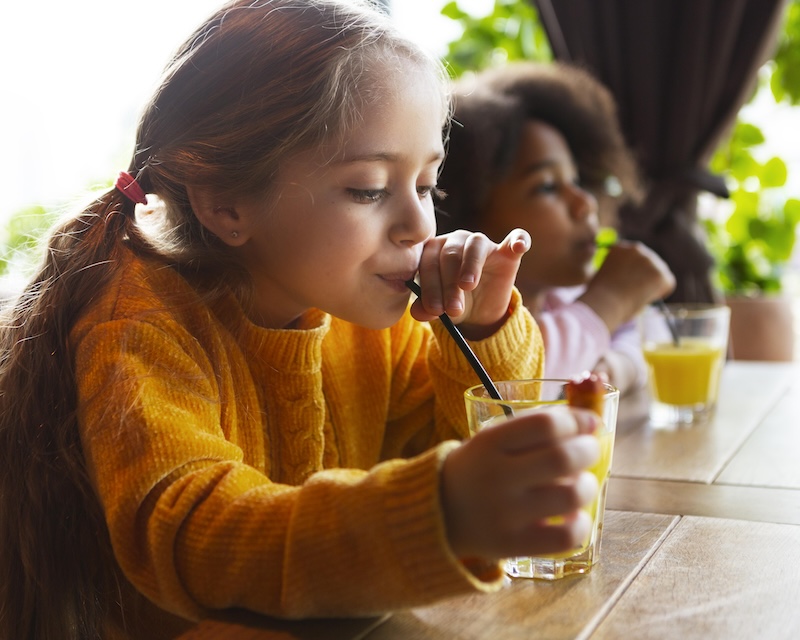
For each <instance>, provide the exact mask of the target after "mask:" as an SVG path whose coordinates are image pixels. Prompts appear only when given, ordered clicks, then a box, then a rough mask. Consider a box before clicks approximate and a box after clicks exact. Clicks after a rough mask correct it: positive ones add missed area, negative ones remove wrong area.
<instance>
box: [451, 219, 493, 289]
mask: <svg viewBox="0 0 800 640" xmlns="http://www.w3.org/2000/svg"><path fill="white" fill-rule="evenodd" d="M496 247H497V245H495V243H494V242H492V241H491V240H489V238H487V237H486V236H485V235H483V234H482V233H473V234H471V235H470V236H469V237H468V238H467V239H466V241H465V242H464V248H463V251H462V255H461V264H460V269H459V273H458V285H459V287H460V288H461V289H463V290H465V291H471V290H472V289H474V288H475V287H476V286H478V283H479V282H480V279H481V274H482V273H483V268H484V265H485V264H486V258H487V257H488V256H489V253H491V252H492V251H494V250H495V248H496Z"/></svg>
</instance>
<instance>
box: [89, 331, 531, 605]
mask: <svg viewBox="0 0 800 640" xmlns="http://www.w3.org/2000/svg"><path fill="white" fill-rule="evenodd" d="M519 322H520V320H514V321H513V322H512V324H515V325H516V324H517V323H519ZM510 330H511V331H513V329H510ZM498 348H499V347H498ZM75 353H76V376H77V380H78V392H79V412H78V420H79V424H80V426H81V441H82V446H83V449H84V453H85V456H86V460H87V466H88V469H89V473H90V476H91V478H92V480H93V482H94V484H95V486H96V490H97V492H98V496H99V499H100V501H101V503H102V506H103V508H104V511H105V514H106V520H107V523H108V528H109V533H110V536H111V541H112V545H113V547H114V553H115V556H116V558H117V561H118V563H119V565H120V567H121V568H122V570H123V572H124V574H125V576H126V577H127V579H128V580H129V581H130V582H132V583H133V584H134V586H135V587H136V588H137V590H138V591H140V592H141V593H143V594H144V595H145V596H146V597H147V598H148V599H150V600H151V601H152V602H154V603H156V604H157V605H158V606H159V607H161V608H163V609H166V610H167V611H170V612H172V613H175V614H177V615H180V616H183V617H186V618H191V619H197V618H200V617H202V616H204V615H206V614H207V612H208V610H210V609H220V608H227V607H242V608H247V609H250V610H253V611H257V612H261V613H266V614H269V615H275V616H281V617H310V616H353V615H373V614H377V613H382V612H386V611H390V610H393V609H398V608H405V607H412V606H417V605H422V604H429V603H431V602H433V601H435V600H437V599H440V598H443V597H446V596H453V595H457V594H461V593H469V592H474V591H477V590H494V589H497V588H499V587H500V585H501V575H500V573H499V572H498V571H497V570H496V567H495V571H494V572H490V573H487V574H486V575H475V574H474V573H471V572H470V571H468V570H467V569H466V568H465V567H464V565H462V564H461V563H460V562H459V561H458V560H457V559H456V558H455V557H453V555H452V553H451V552H450V550H449V547H448V545H447V542H446V536H445V532H444V524H443V521H442V516H441V505H440V502H439V488H438V487H439V484H438V477H439V468H440V465H441V462H442V460H443V459H444V457H445V456H446V455H447V453H448V452H449V450H450V449H451V448H452V447H453V446H456V444H455V443H454V442H452V441H451V442H444V443H442V444H440V445H439V446H437V447H436V448H434V449H431V450H429V451H427V452H425V453H422V454H421V455H419V456H417V457H414V458H412V459H409V460H390V461H387V462H384V463H382V464H379V465H377V466H375V467H373V468H372V469H371V470H369V471H363V470H355V469H329V470H325V471H319V472H317V473H314V474H313V475H311V476H310V477H309V478H308V479H307V480H306V481H305V482H304V483H302V484H301V485H299V486H292V485H286V484H281V483H279V482H274V481H273V480H271V478H270V477H269V475H268V474H267V472H266V471H265V470H264V469H263V468H259V466H258V464H256V462H254V461H257V460H258V459H262V460H265V461H267V462H265V464H267V465H268V462H269V461H270V460H271V461H272V465H273V467H272V468H276V467H277V465H278V462H277V460H278V458H277V457H276V456H279V454H280V452H279V451H275V450H273V449H271V448H270V446H269V443H267V444H266V445H263V444H259V440H258V438H259V437H261V438H263V426H262V425H261V422H260V420H261V418H260V416H259V415H255V414H253V412H251V411H245V410H244V408H245V407H247V406H250V405H247V404H246V403H243V402H242V401H237V400H234V399H233V397H231V396H226V395H225V394H224V393H222V392H221V389H222V388H223V387H224V386H225V382H224V378H225V370H226V367H225V366H217V367H216V368H214V367H212V366H211V363H210V361H209V360H208V358H207V354H206V353H205V352H204V351H203V350H201V349H199V348H198V347H197V345H196V344H195V343H194V342H193V341H192V340H191V339H190V336H188V335H187V336H183V337H181V336H178V337H177V338H176V336H175V335H170V334H169V333H167V332H165V331H164V330H163V327H154V326H151V325H149V324H147V323H144V322H134V321H110V322H105V323H101V324H98V325H94V326H93V327H92V328H91V329H90V330H89V331H88V332H86V333H85V334H84V335H82V336H81V337H80V341H79V342H78V343H77V344H76V349H75ZM223 365H224V363H223ZM236 393H237V394H238V396H241V397H245V396H247V395H255V391H254V390H253V389H248V388H246V386H245V385H242V386H240V387H239V388H237V389H236ZM226 424H227V425H230V424H235V425H236V426H235V429H236V433H233V431H231V427H229V426H227V427H226V426H225V425H226ZM259 434H262V435H259ZM259 447H263V448H264V451H262V452H261V453H260V454H259V453H258V452H257V450H258V449H259ZM248 449H249V450H248ZM253 451H256V453H253Z"/></svg>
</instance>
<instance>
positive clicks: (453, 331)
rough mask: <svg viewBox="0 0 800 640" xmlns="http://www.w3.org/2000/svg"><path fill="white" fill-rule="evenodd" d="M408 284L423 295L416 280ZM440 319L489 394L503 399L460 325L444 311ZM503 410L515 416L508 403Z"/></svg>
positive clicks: (508, 414)
mask: <svg viewBox="0 0 800 640" xmlns="http://www.w3.org/2000/svg"><path fill="white" fill-rule="evenodd" d="M406 286H407V287H408V288H409V289H411V291H413V292H414V294H415V295H416V296H417V297H418V298H419V297H421V296H422V290H421V289H420V288H419V285H418V284H417V283H416V282H414V281H413V280H406ZM439 320H441V321H442V324H443V325H444V328H445V329H447V333H449V334H450V335H451V336H452V338H453V340H455V341H456V344H457V345H458V348H459V349H461V353H463V354H464V357H465V358H466V359H467V362H469V364H470V366H471V367H472V370H473V371H475V373H476V374H478V378H479V379H480V381H481V383H482V384H483V387H484V388H485V389H486V391H488V392H489V396H491V397H492V398H494V399H495V400H502V399H503V396H501V395H500V392H499V391H498V390H497V387H496V386H495V385H494V382H492V379H491V378H490V377H489V374H488V373H486V369H484V368H483V365H482V364H481V361H480V360H478V356H476V355H475V352H474V351H473V350H472V349H471V348H470V346H469V343H468V342H467V341H466V339H465V338H464V336H463V335H461V332H460V331H459V330H458V327H456V325H454V324H453V321H452V320H451V319H450V316H448V315H447V314H446V313H443V314H442V315H440V316H439ZM502 407H503V412H504V413H505V414H506V415H507V416H513V415H514V411H513V410H512V409H511V407H509V406H508V405H505V404H504V405H502Z"/></svg>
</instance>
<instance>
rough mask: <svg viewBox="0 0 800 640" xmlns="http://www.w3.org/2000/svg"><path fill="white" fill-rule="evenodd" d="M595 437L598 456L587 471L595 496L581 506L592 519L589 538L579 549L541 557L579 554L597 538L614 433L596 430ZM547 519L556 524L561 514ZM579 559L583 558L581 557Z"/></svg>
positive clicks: (601, 521) (609, 469) (560, 518)
mask: <svg viewBox="0 0 800 640" xmlns="http://www.w3.org/2000/svg"><path fill="white" fill-rule="evenodd" d="M597 439H598V440H599V441H600V458H598V460H597V462H596V463H595V464H594V465H593V466H591V467H589V469H588V471H589V472H590V473H593V474H594V477H595V478H597V486H598V490H597V497H596V498H595V499H594V500H593V501H592V503H591V504H589V505H587V506H585V507H583V510H584V511H585V512H586V513H588V514H589V516H590V517H591V519H592V531H591V534H590V535H589V539H588V540H586V541H585V543H584V544H583V546H582V547H581V548H580V549H577V550H576V549H570V550H569V551H564V552H561V553H549V554H547V555H543V556H542V557H543V558H557V559H564V558H571V557H572V556H576V555H578V556H580V555H581V554H583V553H584V552H585V551H586V549H587V548H588V547H589V546H590V545H591V544H592V542H593V541H595V540H597V536H598V531H599V530H601V529H602V526H603V510H604V507H605V499H606V489H607V488H608V476H609V475H610V473H611V456H612V454H613V453H614V434H613V433H610V432H608V431H605V432H598V433H597ZM598 507H599V509H598ZM548 521H549V522H551V523H552V524H558V523H560V522H562V521H563V518H562V517H561V516H556V517H553V518H548ZM595 555H596V554H595ZM581 560H585V559H584V558H581ZM589 560H590V562H591V561H593V560H594V561H596V558H594V557H593V558H590V559H589Z"/></svg>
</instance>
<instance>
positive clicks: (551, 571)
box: [464, 379, 619, 580]
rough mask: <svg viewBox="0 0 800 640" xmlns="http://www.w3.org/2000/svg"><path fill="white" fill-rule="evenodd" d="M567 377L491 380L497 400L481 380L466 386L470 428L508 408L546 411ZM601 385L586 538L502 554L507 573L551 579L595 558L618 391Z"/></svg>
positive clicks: (562, 397)
mask: <svg viewBox="0 0 800 640" xmlns="http://www.w3.org/2000/svg"><path fill="white" fill-rule="evenodd" d="M567 382H568V381H567V380H557V379H536V380H510V381H503V382H495V386H496V387H497V390H498V391H499V393H500V397H501V398H503V399H502V400H496V399H494V398H492V397H491V396H490V394H489V392H488V391H487V390H486V388H485V387H484V386H483V385H478V386H475V387H470V388H469V389H467V390H466V391H465V392H464V400H465V402H466V405H467V419H468V421H469V429H470V433H472V434H474V433H475V432H477V431H479V430H480V429H482V428H484V427H485V426H487V425H490V424H492V423H494V422H496V421H498V420H505V419H506V418H507V415H508V414H509V413H516V412H518V411H522V410H529V409H533V410H547V409H548V408H550V407H553V406H557V405H564V404H566V403H567V400H566V394H565V390H564V385H565V384H566V383H567ZM604 386H605V394H604V397H603V415H602V416H601V417H602V425H601V426H600V427H599V428H598V429H597V431H596V432H595V436H596V437H597V438H598V439H599V441H600V459H599V460H598V461H597V463H595V465H594V466H593V467H592V468H591V469H589V471H590V472H592V473H594V475H595V477H596V478H597V484H598V487H599V490H598V493H597V498H595V500H594V502H592V504H590V505H588V506H586V507H584V509H585V511H586V512H587V513H588V514H589V516H590V517H591V519H592V529H591V534H590V535H589V539H588V540H586V541H585V542H584V544H583V545H582V546H581V547H580V548H579V549H574V550H571V551H569V552H566V553H559V554H552V555H548V556H542V557H520V558H509V559H507V560H506V562H505V570H506V573H507V574H508V575H510V576H511V577H512V578H540V579H544V580H556V579H558V578H563V577H566V576H570V575H575V574H582V573H589V571H591V569H592V567H593V566H594V565H595V564H597V562H598V561H599V559H600V541H601V537H602V532H603V515H604V513H605V505H606V491H607V489H608V478H609V475H610V474H611V458H612V455H613V452H614V434H615V432H616V428H617V411H618V409H619V391H618V390H617V389H616V388H614V387H612V386H611V385H609V384H606V385H604ZM509 409H510V411H509Z"/></svg>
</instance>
